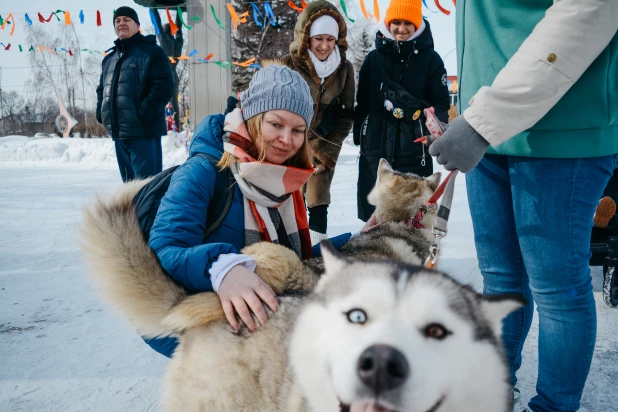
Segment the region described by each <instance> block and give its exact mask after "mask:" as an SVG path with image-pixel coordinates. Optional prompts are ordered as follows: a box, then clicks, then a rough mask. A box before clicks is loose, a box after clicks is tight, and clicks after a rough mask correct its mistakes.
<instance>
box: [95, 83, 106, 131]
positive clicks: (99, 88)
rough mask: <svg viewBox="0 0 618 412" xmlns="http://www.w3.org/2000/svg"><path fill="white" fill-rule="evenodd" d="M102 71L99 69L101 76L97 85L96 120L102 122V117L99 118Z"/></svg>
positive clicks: (101, 99)
mask: <svg viewBox="0 0 618 412" xmlns="http://www.w3.org/2000/svg"><path fill="white" fill-rule="evenodd" d="M103 87H105V86H104V85H103V72H102V71H101V77H100V78H99V85H98V86H97V111H96V116H97V122H99V123H103V119H102V118H101V104H102V103H103Z"/></svg>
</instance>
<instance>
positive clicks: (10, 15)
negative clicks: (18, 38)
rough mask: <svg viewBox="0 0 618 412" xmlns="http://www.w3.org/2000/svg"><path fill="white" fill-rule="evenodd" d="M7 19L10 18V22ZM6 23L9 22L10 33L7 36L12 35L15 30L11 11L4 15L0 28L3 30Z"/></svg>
mask: <svg viewBox="0 0 618 412" xmlns="http://www.w3.org/2000/svg"><path fill="white" fill-rule="evenodd" d="M9 19H10V20H11V22H9ZM7 23H8V24H11V33H10V34H9V36H12V35H13V33H14V32H15V18H14V17H13V13H11V14H9V15H8V16H6V19H4V21H3V22H2V25H1V26H0V29H2V30H4V27H5V26H6V25H7Z"/></svg>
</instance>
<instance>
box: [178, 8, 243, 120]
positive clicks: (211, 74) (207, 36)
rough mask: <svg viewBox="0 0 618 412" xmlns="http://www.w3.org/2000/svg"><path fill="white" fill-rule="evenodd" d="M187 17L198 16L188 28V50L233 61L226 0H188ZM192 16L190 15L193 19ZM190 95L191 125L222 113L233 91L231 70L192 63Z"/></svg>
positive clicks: (207, 64)
mask: <svg viewBox="0 0 618 412" xmlns="http://www.w3.org/2000/svg"><path fill="white" fill-rule="evenodd" d="M211 4H212V5H213V7H214V8H215V12H216V13H217V17H218V18H219V19H220V20H221V21H222V22H223V24H224V26H225V28H226V30H223V29H221V28H220V27H219V26H218V25H217V23H216V22H215V19H214V18H213V16H212V12H211V11H210V5H211ZM187 12H188V16H190V17H193V16H196V15H197V16H199V17H200V19H199V20H197V21H192V22H191V25H192V26H193V30H189V32H188V37H189V51H191V50H194V49H195V50H197V51H198V54H197V55H196V56H195V57H196V58H202V59H203V58H204V57H206V56H207V55H209V54H210V53H214V56H213V57H212V59H211V60H217V61H230V60H231V48H230V45H231V31H230V27H231V21H230V17H229V13H228V11H227V8H226V6H225V1H223V0H211V1H207V0H188V1H187ZM190 17H189V18H190ZM189 89H190V90H189V96H190V107H191V126H192V129H195V127H197V125H198V124H199V123H200V122H201V121H202V120H204V118H205V117H206V116H208V115H211V114H217V113H223V112H224V111H225V106H226V102H227V98H228V96H230V95H231V93H232V72H231V69H229V68H228V69H224V68H221V67H219V66H217V65H216V64H212V63H197V62H194V61H193V60H192V61H191V64H190V66H189Z"/></svg>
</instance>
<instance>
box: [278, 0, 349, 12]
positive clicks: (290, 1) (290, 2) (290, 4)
mask: <svg viewBox="0 0 618 412" xmlns="http://www.w3.org/2000/svg"><path fill="white" fill-rule="evenodd" d="M342 1H343V0H342ZM288 6H290V8H291V9H292V10H296V11H297V12H299V13H302V12H303V10H304V8H303V7H298V6H297V5H296V4H294V3H293V2H292V0H288Z"/></svg>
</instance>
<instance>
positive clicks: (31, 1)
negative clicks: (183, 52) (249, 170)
mask: <svg viewBox="0 0 618 412" xmlns="http://www.w3.org/2000/svg"><path fill="white" fill-rule="evenodd" d="M0 3H1V4H0V15H1V16H2V17H3V18H6V17H7V16H8V14H9V13H13V15H14V16H15V21H16V26H15V33H14V35H13V36H9V33H10V25H6V26H5V29H4V30H0V42H2V43H4V44H5V45H6V44H8V43H11V49H10V50H9V51H5V50H3V49H2V47H1V46H0V68H2V89H3V91H11V90H17V91H19V90H20V89H22V88H23V85H24V84H25V83H26V82H27V81H28V75H29V72H28V53H27V50H28V48H29V47H30V44H28V45H27V47H26V43H27V32H28V30H27V28H26V27H27V23H26V21H25V17H24V15H25V13H28V16H29V17H30V19H31V20H32V22H33V24H35V25H41V23H39V20H38V12H41V14H42V15H43V16H44V17H45V18H47V17H49V15H50V13H51V12H52V11H56V10H68V11H70V12H71V19H72V20H73V21H74V22H76V23H77V24H75V30H76V32H77V35H78V37H79V39H80V43H81V47H82V48H89V49H97V50H101V51H103V50H106V49H108V48H110V47H112V46H113V41H114V40H115V39H116V35H115V33H114V28H113V24H112V13H113V10H114V9H116V8H118V7H120V6H131V7H133V8H135V9H136V10H137V12H138V14H139V18H140V21H141V23H142V27H143V28H150V27H152V25H151V23H150V16H149V13H148V9H147V8H145V7H141V6H138V5H137V4H135V3H134V2H133V1H132V0H104V1H103V0H99V1H97V0H21V1H15V0H13V1H9V0H2V1H1V2H0ZM297 3H299V1H297ZM350 3H354V4H353V5H352V7H350V6H348V7H349V13H350V15H351V17H352V18H357V19H364V17H363V16H362V14H361V11H360V7H359V3H358V0H351V1H349V2H348V4H350ZM379 3H380V8H381V15H382V16H384V15H385V13H386V8H387V7H388V4H389V0H379ZM365 4H366V5H367V7H368V8H370V7H371V5H372V4H373V2H372V1H371V0H365ZM428 4H429V6H430V7H431V10H433V11H437V9H436V7H435V5H434V3H433V2H432V1H431V0H430V1H429V2H428ZM441 4H442V6H444V7H445V8H447V9H449V10H452V13H451V14H450V15H449V16H445V15H443V14H442V13H431V12H430V11H429V10H427V9H424V14H425V16H426V17H427V19H428V20H429V22H430V23H431V28H432V32H433V35H434V40H435V47H436V50H437V51H438V53H440V55H441V56H442V58H443V59H444V58H445V56H446V59H445V64H446V69H447V71H448V74H449V75H455V74H457V73H456V70H457V68H456V57H455V52H454V51H453V49H454V48H455V11H454V8H455V7H454V6H453V4H452V2H451V1H449V0H442V1H441ZM80 10H84V15H85V22H84V24H79V11H80ZM96 10H100V11H101V20H102V23H103V25H102V26H101V27H97V25H96ZM59 16H60V17H62V15H61V14H60V15H59ZM164 20H165V19H164ZM57 24H64V23H63V22H58V21H56V19H55V18H53V19H52V21H51V22H50V23H45V25H48V26H49V27H50V30H51V28H52V27H51V26H52V25H57ZM350 24H353V23H350ZM97 39H100V44H96V41H97ZM18 44H21V45H22V47H23V49H24V52H22V53H20V52H19V48H18ZM48 46H50V47H54V46H57V47H58V48H60V47H63V46H62V45H48ZM198 51H199V53H200V55H202V54H203V55H205V54H206V51H205V50H198ZM202 57H203V56H202Z"/></svg>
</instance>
